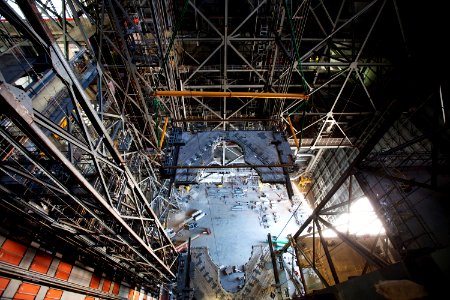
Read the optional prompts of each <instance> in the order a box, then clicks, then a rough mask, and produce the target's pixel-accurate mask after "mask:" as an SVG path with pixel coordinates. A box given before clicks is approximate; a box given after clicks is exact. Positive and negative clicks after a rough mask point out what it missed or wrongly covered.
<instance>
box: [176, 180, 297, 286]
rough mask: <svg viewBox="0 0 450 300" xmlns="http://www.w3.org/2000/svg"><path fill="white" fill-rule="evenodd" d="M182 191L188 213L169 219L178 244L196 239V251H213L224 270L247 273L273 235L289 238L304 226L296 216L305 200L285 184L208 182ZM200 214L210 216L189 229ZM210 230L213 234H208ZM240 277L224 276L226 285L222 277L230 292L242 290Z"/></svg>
mask: <svg viewBox="0 0 450 300" xmlns="http://www.w3.org/2000/svg"><path fill="white" fill-rule="evenodd" d="M180 190H181V192H180V196H181V198H182V199H184V200H183V204H182V205H183V206H184V208H185V211H182V212H177V213H172V214H171V215H169V226H170V227H172V228H174V230H175V231H176V232H177V234H176V235H175V237H174V239H173V241H174V244H175V245H180V244H183V243H184V244H186V241H187V240H188V238H189V237H191V248H206V249H208V253H209V256H210V257H211V260H212V262H213V263H214V264H215V265H216V266H217V269H218V270H221V269H223V268H225V267H228V266H232V267H235V268H236V269H238V270H242V269H243V268H244V265H245V264H246V263H247V262H248V261H249V259H250V257H251V255H252V247H253V246H262V247H263V248H266V247H267V245H268V244H267V234H268V233H270V234H271V235H272V236H277V237H278V238H279V240H280V239H281V240H286V237H287V235H288V234H293V233H295V232H296V230H297V229H298V228H299V224H298V223H297V222H296V219H297V218H295V217H293V211H294V210H295V209H296V208H297V207H298V205H299V203H300V202H299V200H298V199H299V196H295V197H294V200H290V199H289V198H288V196H287V193H286V190H285V187H284V185H281V184H261V183H259V184H256V185H245V184H241V183H240V182H238V181H235V180H233V181H232V182H227V183H224V184H222V185H221V186H219V187H218V186H217V185H216V184H212V183H202V184H198V185H192V186H190V187H189V190H188V191H186V189H185V188H181V189H180ZM241 192H243V195H242V193H241ZM196 210H202V211H203V212H205V213H206V215H205V216H204V217H203V218H201V219H200V220H198V221H196V222H197V224H198V227H197V228H194V229H192V230H187V229H184V228H183V222H184V221H185V220H186V219H189V217H190V216H191V215H192V213H193V212H195V211H196ZM299 211H300V210H299ZM299 217H300V216H299ZM299 221H300V220H299ZM206 229H209V231H210V234H204V233H202V232H205V231H206ZM280 233H281V234H280ZM222 277H223V276H222ZM234 277H239V273H238V274H237V275H232V276H229V278H221V279H224V280H225V281H226V282H223V280H221V279H220V281H222V284H223V283H225V286H223V288H224V289H225V290H227V291H234V292H235V291H238V290H239V289H240V288H241V287H242V285H243V283H242V282H241V281H239V280H232V279H233V278H234ZM230 278H231V279H230Z"/></svg>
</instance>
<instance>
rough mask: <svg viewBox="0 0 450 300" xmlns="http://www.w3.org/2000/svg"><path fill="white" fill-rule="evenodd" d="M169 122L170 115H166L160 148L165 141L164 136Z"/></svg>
mask: <svg viewBox="0 0 450 300" xmlns="http://www.w3.org/2000/svg"><path fill="white" fill-rule="evenodd" d="M167 123H169V117H166V120H165V121H164V127H163V132H162V134H161V139H160V140H159V149H161V147H162V145H163V142H164V136H165V135H166V130H167Z"/></svg>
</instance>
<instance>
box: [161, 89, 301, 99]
mask: <svg viewBox="0 0 450 300" xmlns="http://www.w3.org/2000/svg"><path fill="white" fill-rule="evenodd" d="M152 96H155V97H161V96H168V97H169V96H174V97H182V96H185V97H211V98H222V97H228V98H238V97H239V98H271V99H305V100H307V99H308V98H309V96H308V95H305V94H302V93H267V92H266V93H258V92H207V91H154V92H153V93H152Z"/></svg>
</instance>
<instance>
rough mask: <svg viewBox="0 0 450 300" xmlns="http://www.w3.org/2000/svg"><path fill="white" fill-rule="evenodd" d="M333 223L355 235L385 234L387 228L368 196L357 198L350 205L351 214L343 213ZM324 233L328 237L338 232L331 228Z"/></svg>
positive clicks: (343, 231)
mask: <svg viewBox="0 0 450 300" xmlns="http://www.w3.org/2000/svg"><path fill="white" fill-rule="evenodd" d="M333 225H334V226H335V227H336V229H337V230H339V231H340V232H342V233H347V230H348V231H349V233H350V234H354V235H367V234H368V235H378V234H379V233H380V234H384V233H385V230H384V227H383V224H382V223H381V221H380V219H378V216H377V215H376V214H375V211H374V210H373V207H372V204H370V201H369V199H367V197H362V198H360V199H358V200H355V201H354V202H353V203H352V204H351V206H350V214H349V213H343V214H341V215H340V216H339V217H338V218H337V220H336V221H334V222H333ZM323 235H324V236H326V237H335V236H336V233H335V232H334V231H332V230H331V229H326V230H324V231H323Z"/></svg>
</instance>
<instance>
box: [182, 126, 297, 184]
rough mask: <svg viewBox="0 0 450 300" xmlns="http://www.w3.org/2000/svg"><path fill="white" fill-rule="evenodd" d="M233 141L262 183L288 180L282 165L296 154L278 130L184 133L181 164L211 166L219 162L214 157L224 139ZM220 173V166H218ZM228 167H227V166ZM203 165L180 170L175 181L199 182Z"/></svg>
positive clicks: (290, 163) (290, 161) (291, 161)
mask: <svg viewBox="0 0 450 300" xmlns="http://www.w3.org/2000/svg"><path fill="white" fill-rule="evenodd" d="M224 141H225V142H233V143H236V144H237V145H239V146H240V147H241V148H242V149H243V152H244V160H245V162H246V163H247V164H248V167H252V166H261V165H269V166H275V167H255V170H256V171H257V172H258V174H259V176H260V178H261V181H262V182H268V183H286V179H287V178H288V175H286V173H285V172H284V170H283V168H282V167H278V165H292V164H293V162H294V161H293V155H292V151H291V148H290V146H289V143H288V141H287V140H286V137H285V136H284V134H283V133H281V132H276V131H206V132H197V133H191V132H183V133H182V137H181V141H180V142H181V144H182V146H180V151H179V154H178V161H177V166H209V165H212V164H217V162H216V161H214V158H213V151H214V148H215V147H216V146H217V145H218V144H219V143H223V142H224ZM217 169H218V172H220V169H221V168H220V166H219V165H218V168H217ZM224 170H225V169H224ZM199 172H200V168H198V169H197V168H193V169H177V170H176V173H175V184H195V183H198V175H199Z"/></svg>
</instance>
